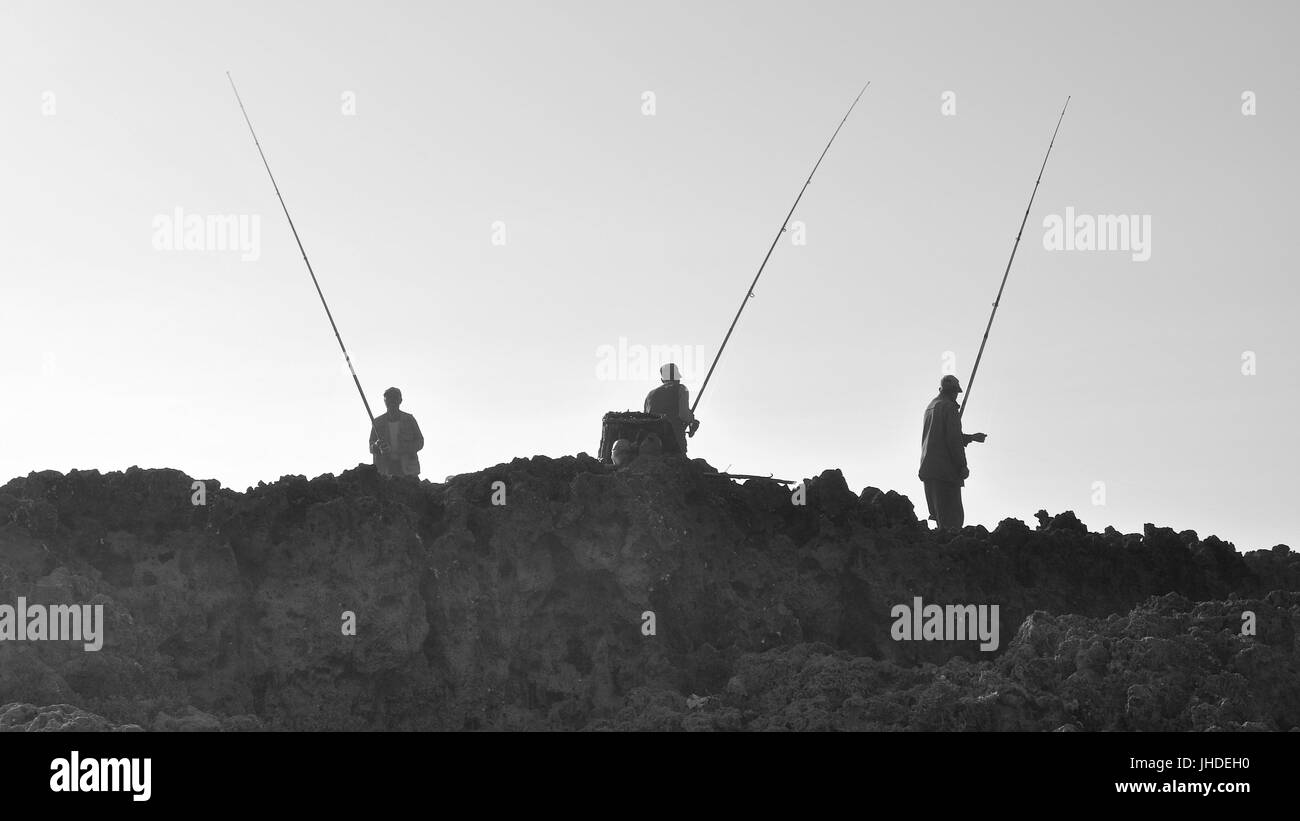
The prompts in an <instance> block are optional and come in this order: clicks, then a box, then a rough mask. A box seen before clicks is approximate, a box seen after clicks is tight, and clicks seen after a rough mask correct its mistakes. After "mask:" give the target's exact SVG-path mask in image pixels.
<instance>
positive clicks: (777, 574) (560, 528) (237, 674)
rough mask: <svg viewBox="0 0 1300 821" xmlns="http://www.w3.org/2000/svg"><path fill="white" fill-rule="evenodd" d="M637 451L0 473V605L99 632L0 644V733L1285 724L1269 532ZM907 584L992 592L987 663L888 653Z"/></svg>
mask: <svg viewBox="0 0 1300 821" xmlns="http://www.w3.org/2000/svg"><path fill="white" fill-rule="evenodd" d="M640 463H641V460H640V459H638V460H637V462H634V463H633V466H632V467H631V468H629V469H627V470H623V471H612V470H610V469H609V468H608V467H607V466H605V465H602V464H601V463H600V462H599V461H597V460H595V459H593V458H591V457H590V456H587V455H585V454H580V455H578V456H576V457H574V456H566V457H562V458H558V459H551V458H547V457H535V458H532V459H515V460H512V461H511V462H509V463H503V464H500V465H496V466H493V467H491V468H488V469H486V470H483V471H479V472H476V473H470V474H462V475H459V476H453V477H449V479H448V481H447V482H445V483H443V484H432V483H429V482H423V481H417V480H413V479H383V478H381V477H379V476H378V475H377V474H376V472H375V471H374V469H373V468H371V467H369V466H361V467H359V468H357V469H355V470H350V471H346V472H344V473H343V474H341V475H339V476H337V477H335V476H321V477H317V478H315V479H307V478H306V477H302V476H286V477H283V478H281V479H280V480H279V481H277V482H273V483H269V484H267V483H261V484H259V485H258V487H257V488H253V489H250V490H249V491H248V492H246V493H236V492H233V491H231V490H229V489H227V488H223V487H220V485H219V484H218V483H216V482H211V481H210V482H209V484H208V486H207V504H206V505H204V506H195V505H193V504H191V493H192V490H191V483H192V480H191V478H190V477H188V476H186V475H185V474H183V473H180V472H179V471H170V470H159V471H153V470H141V469H139V468H132V469H130V470H127V471H125V472H123V473H108V474H100V473H98V472H95V471H74V472H72V473H69V474H67V475H63V474H59V473H55V472H53V471H45V472H42V473H36V474H31V475H30V476H28V477H25V478H22V479H16V480H13V481H11V482H9V483H8V484H6V485H5V486H4V487H3V488H0V604H3V603H9V604H13V603H14V602H15V601H16V598H17V597H18V596H20V595H22V596H27V595H29V594H30V595H32V596H39V597H41V600H42V601H50V602H68V603H73V602H76V603H98V604H102V605H103V608H104V611H103V612H104V618H105V626H104V632H105V638H104V644H103V648H102V649H101V650H100V651H98V652H85V651H84V650H83V649H81V648H80V646H79V645H75V644H72V643H67V642H10V641H4V642H0V703H3V702H22V704H20V705H19V708H16V712H13V714H12V715H11V716H10V718H9V719H8V724H5V723H4V722H3V721H0V726H15V727H22V728H26V727H28V726H31V725H33V723H34V722H35V723H36V725H38V726H46V725H49V726H66V725H78V724H86V725H94V726H99V725H97V724H96V719H98V721H99V722H102V724H103V726H104V727H105V728H109V729H112V728H120V727H123V726H127V725H136V726H143V727H150V728H154V729H158V730H182V729H203V730H216V729H220V730H255V729H324V728H329V729H645V730H697V729H711V730H717V729H747V730H761V729H915V730H935V729H989V730H994V729H996V730H1006V729H1022V730H1039V731H1048V730H1053V729H1056V728H1060V727H1064V726H1066V725H1073V726H1075V727H1078V728H1082V729H1086V730H1088V731H1104V730H1108V729H1143V730H1162V729H1174V730H1208V729H1211V728H1218V729H1226V730H1242V729H1255V728H1258V727H1261V726H1269V727H1274V728H1276V729H1280V730H1281V729H1291V728H1293V727H1295V726H1297V725H1300V694H1298V693H1297V683H1296V682H1297V681H1298V680H1300V676H1297V660H1296V646H1295V645H1296V642H1295V636H1296V635H1297V630H1300V620H1298V618H1300V617H1298V613H1300V602H1297V594H1296V593H1295V592H1288V591H1296V590H1300V556H1297V555H1296V554H1295V553H1293V552H1291V551H1290V550H1289V549H1287V548H1286V547H1285V546H1279V548H1281V549H1278V548H1274V549H1273V550H1270V551H1257V552H1255V553H1249V554H1244V555H1243V554H1241V553H1239V552H1237V551H1236V549H1235V548H1234V547H1233V546H1232V545H1231V544H1230V543H1227V542H1222V541H1220V540H1218V539H1217V538H1215V537H1213V536H1209V537H1206V538H1205V539H1197V540H1195V541H1192V542H1188V541H1186V540H1185V539H1183V538H1181V537H1180V536H1179V535H1178V534H1177V533H1175V532H1174V531H1173V530H1170V529H1168V528H1155V527H1154V526H1149V527H1148V528H1146V529H1145V530H1146V532H1145V535H1143V536H1138V535H1136V534H1131V535H1129V536H1123V535H1121V534H1119V533H1118V531H1113V530H1110V531H1108V532H1107V534H1105V535H1102V534H1092V533H1088V532H1087V531H1086V528H1084V526H1083V524H1082V523H1081V522H1079V521H1078V519H1077V518H1075V517H1074V515H1073V514H1072V513H1062V514H1060V515H1058V516H1055V517H1050V516H1048V515H1047V514H1046V513H1045V512H1040V513H1041V515H1040V516H1039V529H1037V530H1031V529H1030V528H1029V527H1027V526H1026V525H1025V524H1024V523H1021V522H1019V521H1017V520H1014V519H1006V520H1003V521H1002V522H1001V523H1000V524H999V526H998V527H997V528H996V529H995V530H994V531H993V532H992V533H988V532H987V531H986V530H985V529H984V528H982V527H978V526H973V527H968V528H965V529H963V531H962V532H961V533H960V534H943V535H938V534H934V533H930V532H928V531H927V530H925V529H924V527H923V526H922V524H921V523H919V522H918V521H917V519H916V516H915V511H914V508H913V506H912V504H911V502H910V501H909V500H908V499H907V498H906V497H905V496H901V495H899V494H897V493H895V492H893V491H889V492H882V491H880V490H878V489H875V488H868V489H866V490H864V491H863V492H862V493H861V494H858V495H855V494H854V493H853V492H852V491H851V490H849V488H848V487H847V485H846V484H845V482H844V477H843V475H842V474H841V473H840V472H839V471H834V470H831V471H825V472H823V473H821V474H820V475H819V476H817V477H816V478H814V479H810V480H809V481H808V483H807V490H808V495H807V502H808V503H807V504H806V505H804V506H798V505H795V504H792V501H791V490H790V489H787V488H783V487H781V486H780V485H777V484H775V483H773V482H769V481H757V480H754V481H748V482H745V483H743V484H740V483H737V482H734V481H729V480H726V479H722V478H719V477H716V476H709V475H707V474H710V473H715V472H716V471H714V470H713V468H711V467H710V466H708V465H707V464H706V463H704V462H703V461H702V460H694V461H688V460H685V459H679V458H671V457H665V458H660V459H648V460H646V461H645V462H644V464H640ZM633 468H635V469H633ZM494 482H501V483H503V487H504V488H505V504H498V503H496V501H495V498H496V495H495V494H494V490H493V483H494ZM914 597H921V598H923V599H924V601H925V602H927V603H940V604H967V603H970V604H997V605H998V606H999V609H1000V618H999V625H1000V635H1001V638H1000V643H999V645H998V647H997V649H996V650H994V651H992V652H983V651H981V650H979V649H978V642H976V641H951V640H949V641H897V640H895V639H894V638H893V637H892V636H891V625H892V624H893V622H894V616H893V614H892V608H893V606H894V605H897V604H903V603H906V604H909V605H910V604H911V603H912V601H913V599H914ZM1247 609H1249V610H1253V612H1255V614H1256V616H1257V632H1256V634H1255V635H1254V636H1243V635H1241V629H1242V624H1243V622H1242V619H1241V614H1242V611H1243V610H1247ZM646 614H650V616H651V617H652V619H651V618H647V616H646ZM651 621H653V626H654V630H653V631H648V630H647V628H648V626H649V625H650V624H651ZM348 624H352V625H354V627H355V630H354V631H352V632H351V633H350V632H348V628H347V625H348ZM690 696H694V700H693V701H691V702H690V703H688V697H690ZM32 704H47V705H56V707H52V708H48V707H32V706H31V705H32ZM66 705H77V706H76V707H68V706H66ZM41 715H45V716H46V718H45V719H41V720H40V721H38V719H40V716H41ZM101 717H102V718H101Z"/></svg>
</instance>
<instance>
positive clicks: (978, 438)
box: [971, 433, 987, 444]
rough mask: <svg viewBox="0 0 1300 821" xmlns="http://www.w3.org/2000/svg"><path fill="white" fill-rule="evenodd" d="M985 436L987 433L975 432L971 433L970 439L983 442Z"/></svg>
mask: <svg viewBox="0 0 1300 821" xmlns="http://www.w3.org/2000/svg"><path fill="white" fill-rule="evenodd" d="M986 437H987V434H984V433H976V434H973V435H972V436H971V440H972V441H975V442H979V443H981V444H983V442H984V439H985V438H986Z"/></svg>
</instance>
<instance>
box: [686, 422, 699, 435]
mask: <svg viewBox="0 0 1300 821" xmlns="http://www.w3.org/2000/svg"><path fill="white" fill-rule="evenodd" d="M699 429H700V420H698V419H692V420H691V424H690V428H689V430H690V433H689V434H688V435H689V436H691V437H692V438H694V437H695V431H697V430H699Z"/></svg>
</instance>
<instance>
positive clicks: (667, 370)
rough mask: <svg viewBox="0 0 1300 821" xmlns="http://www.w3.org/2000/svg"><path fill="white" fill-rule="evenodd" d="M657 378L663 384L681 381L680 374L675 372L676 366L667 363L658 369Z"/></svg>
mask: <svg viewBox="0 0 1300 821" xmlns="http://www.w3.org/2000/svg"><path fill="white" fill-rule="evenodd" d="M659 378H660V379H661V380H663V381H664V382H680V381H682V372H681V371H679V370H677V366H676V365H674V364H673V363H671V362H668V363H666V364H664V365H661V366H660V367H659Z"/></svg>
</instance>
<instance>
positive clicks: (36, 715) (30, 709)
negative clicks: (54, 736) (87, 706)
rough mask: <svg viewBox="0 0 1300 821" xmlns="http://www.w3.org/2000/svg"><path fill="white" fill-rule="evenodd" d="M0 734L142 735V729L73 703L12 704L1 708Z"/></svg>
mask: <svg viewBox="0 0 1300 821" xmlns="http://www.w3.org/2000/svg"><path fill="white" fill-rule="evenodd" d="M0 732H6V733H14V732H17V733H23V732H26V733H63V732H72V733H104V732H140V728H139V727H137V726H136V725H134V724H114V723H113V722H111V721H109V720H108V719H106V718H104V717H103V716H97V715H95V714H94V713H88V712H86V711H85V710H83V709H81V708H80V707H74V706H72V705H71V704H53V705H50V706H48V707H36V706H35V705H32V704H18V703H10V704H5V705H3V706H0Z"/></svg>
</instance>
